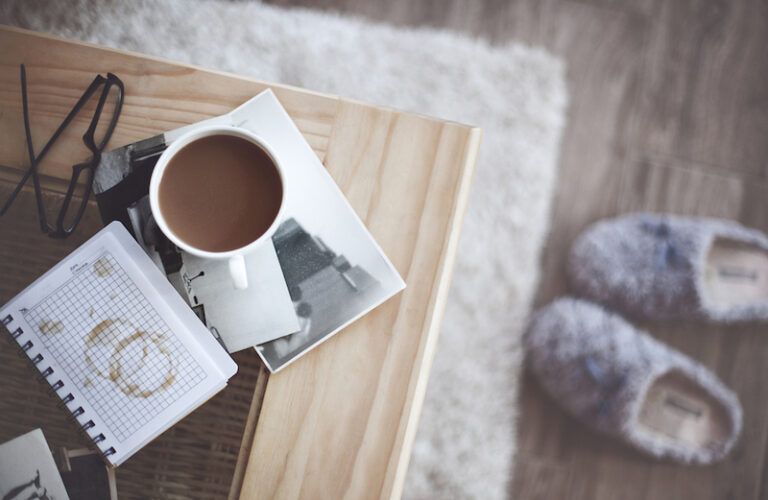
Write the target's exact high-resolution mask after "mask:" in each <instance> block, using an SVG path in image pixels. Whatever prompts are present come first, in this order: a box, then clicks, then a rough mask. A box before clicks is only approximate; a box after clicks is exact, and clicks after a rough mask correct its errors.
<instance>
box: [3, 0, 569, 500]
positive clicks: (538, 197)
mask: <svg viewBox="0 0 768 500" xmlns="http://www.w3.org/2000/svg"><path fill="white" fill-rule="evenodd" d="M0 22H3V23H6V24H15V25H19V26H23V27H27V28H31V29H35V30H39V31H47V32H52V33H55V34H58V35H63V36H65V37H68V38H76V39H82V40H87V41H89V42H95V43H98V44H102V45H108V46H112V47H118V48H122V49H128V50H134V51H138V52H145V53H150V54H154V55H159V56H163V57H166V58H169V59H176V60H180V61H186V62H191V63H195V64H198V65H200V66H204V67H210V68H217V69H222V70H227V71H231V72H234V73H239V74H244V75H252V76H254V77H257V78H259V79H262V80H268V81H275V82H282V83H288V84H292V85H298V86H301V87H306V88H309V89H313V90H319V91H323V92H329V93H334V94H341V95H344V96H347V97H354V98H357V99H361V100H366V101H369V102H374V103H378V104H385V105H389V106H393V107H397V108H401V109H405V110H411V111H416V112H420V113H425V114H429V115H435V116H438V117H442V118H448V119H452V120H456V121H460V122H464V123H469V124H473V125H479V126H481V127H482V128H483V129H484V137H483V144H482V147H481V151H480V161H479V165H478V170H477V173H476V175H475V180H474V186H473V192H472V197H471V201H470V205H469V209H468V212H467V215H466V218H465V224H464V231H463V236H462V241H461V246H460V251H459V255H458V262H457V265H456V270H455V274H454V278H453V288H452V291H451V296H450V300H449V302H448V306H447V311H446V315H445V321H444V324H443V331H442V337H441V338H440V342H439V346H438V351H437V353H436V356H435V360H434V365H433V369H432V375H431V379H430V382H429V387H428V389H427V396H426V401H425V404H424V408H423V412H422V416H421V422H420V426H419V430H418V433H417V437H416V443H415V445H414V451H413V456H412V458H411V465H410V469H409V473H408V478H407V480H406V488H405V497H406V498H412V499H421V498H424V499H428V498H429V499H431V498H483V499H500V498H505V497H506V496H507V495H508V482H509V480H510V478H511V473H512V459H513V454H514V451H515V419H516V416H517V408H516V404H517V391H518V378H519V375H520V372H521V365H522V352H521V347H520V336H521V333H522V329H523V326H524V324H525V320H526V317H527V315H528V313H529V312H530V307H531V302H532V297H533V294H534V291H535V288H536V285H537V281H538V275H539V272H538V265H539V262H538V257H539V252H540V249H541V246H542V243H543V240H544V237H545V235H546V232H547V229H548V226H549V221H548V217H549V210H550V202H551V197H552V192H553V185H554V182H555V180H556V175H557V174H556V170H557V163H558V151H559V144H560V136H561V131H562V129H563V126H564V121H565V107H566V103H567V93H566V88H565V83H564V68H563V66H562V64H561V63H560V61H559V60H557V59H555V58H553V57H551V56H550V55H548V54H547V53H545V52H543V51H541V50H538V49H534V48H530V47H525V46H521V45H517V44H510V45H506V46H503V47H490V46H488V45H487V44H486V43H484V42H482V41H477V40H471V39H468V38H465V37H462V36H459V35H457V34H453V33H449V32H441V31H434V30H425V29H418V30H413V29H409V30H406V29H399V28H393V27H389V26H384V25H377V24H372V23H368V22H365V21H362V20H359V19H350V18H344V17H339V16H336V15H331V14H322V13H317V12H312V11H307V10H297V9H292V10H285V9H278V8H274V7H269V6H265V5H261V4H259V3H218V2H215V1H208V0H207V1H199V2H185V1H182V0H171V1H157V0H141V1H123V2H118V1H110V0H94V1H60V0H46V1H40V0H18V1H17V0H3V1H2V2H0ZM169 27H170V28H171V29H169ZM219 46H221V47H223V48H222V49H216V50H212V47H219Z"/></svg>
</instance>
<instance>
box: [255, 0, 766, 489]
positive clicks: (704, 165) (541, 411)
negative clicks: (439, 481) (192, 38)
mask: <svg viewBox="0 0 768 500" xmlns="http://www.w3.org/2000/svg"><path fill="white" fill-rule="evenodd" d="M267 1H268V2H269V3H273V4H277V5H284V6H294V5H297V6H304V7H313V8H327V9H331V10H334V11H339V12H341V13H343V14H352V15H359V16H365V17H367V18H370V19H374V20H378V21H384V22H388V23H394V24H396V25H406V26H425V25H426V26H434V27H437V28H441V29H450V30H455V31H459V32H463V33H466V34H468V35H470V36H477V37H481V38H484V39H487V40H490V41H491V42H492V43H494V44H505V43H508V42H510V41H522V42H525V43H530V44H533V45H537V46H542V47H545V48H547V49H548V50H550V51H552V52H553V53H554V54H556V55H558V56H560V57H562V58H563V59H564V61H565V62H566V65H567V68H568V70H567V71H568V87H569V92H570V95H571V103H570V106H569V111H568V115H569V116H568V125H567V128H566V131H565V135H564V138H563V145H562V151H561V165H560V179H559V187H558V190H557V193H556V198H555V206H554V213H553V220H552V228H551V233H550V237H549V240H548V242H547V245H546V248H545V251H544V255H543V260H542V269H543V273H542V281H541V284H540V288H539V294H538V303H539V304H544V303H546V302H548V301H549V300H551V299H552V298H553V297H556V296H558V295H560V294H563V293H568V292H569V289H568V284H567V279H566V274H565V258H566V256H567V253H568V250H569V248H570V244H571V242H572V241H573V239H574V238H575V237H576V236H577V235H578V234H579V232H581V231H582V230H583V229H584V228H585V227H586V226H587V225H588V224H589V223H591V222H593V221H595V220H597V219H599V218H601V217H606V216H611V215H615V214H618V213H623V212H627V211H632V210H639V209H644V210H654V211H672V212H676V213H682V214H693V215H715V216H722V217H730V218H734V219H737V220H739V221H741V222H743V223H745V224H748V225H750V226H752V227H755V228H758V229H760V230H763V231H768V169H767V168H766V167H768V140H766V138H768V86H766V84H765V82H766V79H767V78H768V57H766V46H768V15H767V14H768V4H766V2H765V1H763V0H740V1H737V2H727V1H711V0H705V1H700V0H440V1H423V2H414V1H412V0H388V1H387V2H381V1H378V0H267ZM641 326H643V327H646V328H648V329H649V330H650V332H651V333H652V334H653V335H654V336H656V337H657V338H659V339H661V340H662V341H664V342H667V343H669V344H670V345H672V346H673V347H675V348H677V349H679V350H681V351H682V352H684V353H686V354H688V355H690V356H692V357H694V358H696V359H698V360H700V361H702V362H703V363H704V364H705V365H706V366H707V367H709V368H710V369H712V370H713V371H714V372H715V373H717V374H718V376H720V377H721V378H722V379H723V381H724V382H725V383H726V384H727V385H729V386H730V387H731V388H733V389H734V390H735V391H736V393H737V394H738V396H739V398H740V400H741V403H742V405H743V407H744V431H743V435H742V438H741V440H740V442H739V443H738V445H737V447H736V449H735V450H734V452H733V453H732V454H731V455H730V456H729V457H728V458H727V459H726V460H725V461H723V462H722V463H720V464H717V465H713V466H710V467H686V466H682V465H677V464H673V463H669V462H658V461H654V460H649V459H647V458H645V457H643V456H642V455H640V454H638V453H635V452H633V451H631V450H629V449H628V448H627V447H625V446H622V445H620V444H617V443H616V442H614V441H612V440H610V439H606V438H605V437H603V436H600V435H598V434H596V433H593V432H589V431H587V430H585V429H584V427H583V426H581V425H579V424H578V423H576V422H574V421H573V419H571V418H569V417H568V416H566V415H565V413H564V412H563V411H562V410H561V409H560V408H558V405H557V404H556V403H555V402H553V401H552V400H551V399H550V398H549V397H548V396H547V395H546V394H545V393H544V392H543V391H542V390H541V388H540V387H539V386H538V384H536V382H535V380H533V379H532V378H530V377H525V379H524V381H523V391H522V398H521V401H520V407H521V418H520V420H519V429H518V454H517V457H516V470H515V474H514V477H515V480H514V485H513V486H512V487H511V488H510V496H511V497H512V498H515V499H518V500H529V499H543V500H549V499H563V500H566V499H567V500H581V499H584V500H615V499H627V500H676V499H689V498H690V499H693V498H695V499H712V500H720V499H726V498H727V499H768V481H766V478H768V460H767V459H766V451H768V406H767V405H766V404H765V402H766V400H768V384H766V383H765V380H766V379H768V363H766V359H768V328H766V327H765V326H764V325H745V326H743V327H739V328H732V327H721V326H712V325H701V324H687V325H686V324H672V325H669V324H667V325H660V324H648V325H641Z"/></svg>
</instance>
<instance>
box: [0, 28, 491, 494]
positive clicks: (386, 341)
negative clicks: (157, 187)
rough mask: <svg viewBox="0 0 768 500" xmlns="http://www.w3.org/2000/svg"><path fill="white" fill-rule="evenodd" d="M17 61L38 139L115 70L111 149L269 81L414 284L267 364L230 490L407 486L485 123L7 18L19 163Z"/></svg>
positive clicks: (70, 154) (11, 147) (7, 125)
mask: <svg viewBox="0 0 768 500" xmlns="http://www.w3.org/2000/svg"><path fill="white" fill-rule="evenodd" d="M21 62H24V63H25V64H26V65H27V76H28V79H29V91H30V93H29V98H30V103H31V111H32V124H33V129H32V133H33V136H34V139H35V144H36V145H37V147H38V148H39V147H40V145H41V144H42V143H43V142H44V140H45V139H47V137H48V136H49V135H50V133H51V132H52V131H53V129H54V128H55V127H56V126H57V125H58V123H59V122H60V120H61V119H62V117H63V116H64V114H65V113H66V112H67V111H68V109H69V107H71V106H72V104H73V103H74V101H75V100H76V99H77V97H78V96H79V94H80V93H81V92H82V89H83V88H85V86H87V85H88V83H90V81H91V79H92V78H93V76H94V74H95V73H96V72H101V73H106V72H107V71H112V72H114V73H117V74H118V75H119V76H120V77H121V79H123V80H124V82H125V84H126V100H125V107H124V110H123V114H122V116H121V119H120V123H119V125H118V128H117V131H116V133H115V136H114V138H113V139H112V142H111V144H110V147H117V146H120V145H122V144H126V143H129V142H131V141H135V140H137V139H141V138H144V137H148V136H151V135H153V134H156V133H158V132H161V131H163V130H167V129H171V128H175V127H178V126H180V125H183V124H187V123H192V122H195V121H197V120H200V119H203V118H207V117H209V116H213V115H217V114H221V113H224V112H226V111H228V110H229V109H231V108H233V107H235V106H236V105H238V104H240V103H242V102H244V101H245V100H247V99H248V98H250V97H252V96H253V95H255V94H257V93H258V92H260V91H261V90H263V89H265V88H267V87H271V88H272V89H273V90H274V91H275V93H276V95H277V97H278V99H280V101H281V102H282V103H283V105H284V106H285V108H286V109H287V111H288V113H289V114H290V115H291V117H292V118H293V119H294V120H295V121H296V123H297V125H298V126H299V128H300V129H301V131H302V133H303V134H304V135H305V137H306V138H307V140H308V141H309V142H310V144H311V145H312V147H313V148H314V150H315V151H316V152H317V154H318V156H319V157H320V159H321V160H322V161H323V162H324V164H325V165H326V167H327V168H328V170H329V171H330V173H331V175H332V176H333V177H334V179H336V181H337V182H338V184H339V185H340V187H341V188H342V190H343V191H344V192H345V194H346V195H347V196H348V198H349V200H350V202H351V203H352V206H353V207H354V208H355V210H356V211H357V213H358V214H359V215H360V217H361V218H362V219H363V220H364V221H365V223H366V225H367V226H368V228H369V229H370V231H371V232H372V234H373V235H374V237H375V238H376V240H377V241H378V242H379V244H380V245H381V246H382V248H383V249H384V251H385V252H386V253H387V255H388V256H389V257H390V259H391V260H392V262H393V264H394V265H395V267H396V268H397V269H398V271H399V272H400V273H401V275H402V276H403V277H404V279H405V281H406V283H407V284H408V288H407V289H406V290H405V291H404V292H403V293H401V294H399V295H398V296H396V297H394V298H393V299H391V300H389V301H388V302H387V303H385V304H384V305H383V306H382V307H380V308H378V309H376V310H375V311H374V312H372V313H371V314H369V315H367V316H366V317H364V318H363V319H362V320H360V321H358V322H357V323H355V324H353V325H352V326H351V327H349V328H347V329H345V330H344V331H343V332H342V333H340V334H338V335H337V336H335V337H334V338H333V339H331V340H330V341H328V342H326V343H325V344H323V345H322V346H320V347H319V348H318V349H316V350H315V351H313V352H312V353H310V354H309V355H307V356H306V357H305V358H303V359H302V360H301V361H300V362H297V363H295V364H293V365H291V366H289V367H288V368H286V369H285V370H284V371H282V372H280V373H279V374H277V375H273V376H271V377H269V379H268V381H267V383H266V390H265V392H264V393H263V394H261V393H260V392H259V391H258V390H257V393H256V394H255V396H254V397H255V398H259V399H261V401H260V403H259V404H257V405H255V406H253V407H252V409H253V408H255V411H257V412H258V416H257V417H256V416H253V418H249V421H250V422H252V423H253V424H255V425H256V429H255V433H254V437H253V440H252V442H251V443H247V444H248V445H250V446H249V447H250V454H249V456H248V457H247V458H248V461H247V465H246V466H245V470H244V474H242V476H243V477H242V485H239V484H238V482H239V481H237V478H236V480H235V482H234V490H235V492H236V491H237V490H238V489H240V487H241V488H242V489H241V493H242V495H241V496H242V497H243V498H396V497H398V496H399V494H400V492H401V488H402V483H403V478H404V474H405V471H406V468H407V463H408V456H409V452H410V444H411V442H412V440H413V435H414V432H415V429H416V423H417V418H418V414H419V410H420V406H421V402H422V399H423V395H424V390H425V387H426V380H427V374H428V372H429V365H430V362H431V358H432V353H433V350H434V347H435V342H436V339H437V333H438V327H439V321H440V317H441V315H442V310H443V308H444V305H445V299H446V294H447V291H448V286H449V280H450V269H451V266H452V263H453V260H454V257H455V251H456V246H457V242H458V236H459V228H460V225H461V218H462V214H463V212H464V208H465V204H466V200H467V194H468V189H469V183H470V177H471V172H472V169H473V166H474V162H475V158H476V155H477V151H478V148H479V143H480V130H479V129H477V128H473V127H469V126H464V125H460V124H456V123H449V122H443V121H440V120H437V119H430V118H426V117H423V116H415V115H410V114H407V113H402V112H398V111H395V110H391V109H386V108H381V107H373V106H368V105H365V104H361V103H358V102H354V101H348V100H345V99H342V98H338V97H335V96H328V95H320V94H317V93H312V92H308V91H304V90H300V89H295V88H290V87H285V86H279V85H271V84H267V83H264V82H258V81H254V80H249V79H244V78H238V77H235V76H232V75H226V74H221V73H215V72H209V71H204V70H201V69H198V68H193V67H190V66H185V65H178V64H172V63H169V62H167V61H162V60H158V59H153V58H147V57H139V56H136V55H132V54H127V53H122V52H118V51H114V50H105V49H100V48H96V47H93V46H88V45H83V44H77V43H71V42H65V41H60V40H57V39H53V38H50V37H42V36H37V35H33V34H30V33H27V32H23V31H19V30H14V29H7V28H2V29H0V130H2V131H3V137H2V139H1V140H0V158H1V159H2V163H4V164H8V165H10V166H11V167H17V168H18V167H21V166H23V165H25V163H26V162H25V158H24V148H23V140H22V139H23V134H22V129H21V104H20V98H19V84H18V70H17V68H18V64H19V63H21ZM78 125H79V127H78ZM83 128H84V121H81V122H78V123H76V124H75V127H73V131H72V133H70V134H68V135H67V136H66V137H64V138H63V139H65V140H63V141H62V145H61V147H57V148H56V150H54V151H52V153H51V161H49V162H47V164H46V165H45V166H44V168H43V169H42V171H43V173H44V174H45V175H46V176H48V177H50V178H51V181H50V182H49V184H48V185H50V186H51V187H52V188H55V187H56V186H57V181H56V179H61V178H68V177H69V166H70V165H72V164H73V163H74V162H76V161H78V160H82V159H83V157H84V156H85V155H86V151H85V150H84V148H83V147H82V146H81V144H80V141H79V137H78V136H79V134H82V129H83ZM2 173H3V175H4V176H5V177H7V178H13V177H14V176H16V175H18V172H17V171H15V170H14V169H10V170H8V169H6V170H4V171H3V172H2ZM9 215H10V214H9ZM3 237H4V238H5V237H7V236H3ZM50 244H51V245H55V244H56V243H55V242H53V241H51V242H50ZM259 385H260V384H259V383H257V384H256V386H257V387H256V389H258V387H259ZM261 385H263V384H261ZM246 436H247V434H246ZM244 455H245V454H244ZM239 472H240V473H242V470H240V471H239Z"/></svg>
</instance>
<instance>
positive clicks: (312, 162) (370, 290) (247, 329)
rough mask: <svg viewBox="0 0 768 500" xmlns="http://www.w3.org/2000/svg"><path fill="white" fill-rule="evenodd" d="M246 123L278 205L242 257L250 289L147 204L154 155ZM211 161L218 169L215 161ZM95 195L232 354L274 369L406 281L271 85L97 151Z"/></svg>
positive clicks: (104, 215) (107, 217)
mask: <svg viewBox="0 0 768 500" xmlns="http://www.w3.org/2000/svg"><path fill="white" fill-rule="evenodd" d="M209 125H228V126H235V127H242V128H244V129H247V130H249V131H251V132H253V133H255V134H256V135H258V136H259V137H261V138H262V139H263V140H264V141H265V142H267V143H268V144H269V145H270V146H271V147H272V148H273V149H274V150H275V152H276V154H277V156H278V158H279V160H280V162H281V166H282V167H283V169H284V176H285V210H284V214H285V215H284V216H283V219H282V221H281V224H280V226H279V227H278V229H277V231H276V232H275V234H274V235H273V237H272V245H268V244H266V245H262V246H261V247H260V248H258V249H257V250H256V251H254V252H253V253H252V254H249V255H248V257H247V261H248V272H249V280H248V281H249V287H248V288H247V289H245V290H236V289H235V288H234V287H233V286H232V283H231V281H230V278H229V273H228V271H227V265H226V262H221V261H212V260H204V259H199V258H197V257H194V256H191V255H189V254H186V253H184V252H182V251H179V249H177V248H176V247H175V246H174V245H173V244H172V243H171V242H170V241H169V240H168V239H167V238H165V236H164V235H163V234H162V233H161V232H160V230H159V229H158V228H157V226H156V224H155V223H154V220H153V219H152V214H151V211H150V210H149V203H148V198H147V196H148V192H149V179H150V177H151V175H152V169H153V168H154V165H155V163H156V162H157V159H158V158H159V156H160V154H161V153H162V152H163V151H164V150H165V148H166V147H167V146H168V145H169V144H170V143H172V142H173V141H174V140H175V139H176V138H178V137H179V136H180V135H182V134H184V133H186V132H188V131H190V130H193V129H194V128H197V127H202V126H209ZM212 167H213V168H215V166H212ZM94 192H95V193H96V200H97V202H98V205H99V209H100V211H101V215H102V218H103V219H104V222H105V223H109V222H111V221H113V220H119V221H121V222H122V223H123V224H124V225H125V226H126V227H127V228H128V230H129V231H131V232H132V234H133V235H134V237H136V239H137V241H139V243H140V244H142V246H143V247H144V249H145V251H146V252H147V253H148V254H149V255H150V257H152V258H153V260H154V261H155V263H156V264H157V265H158V267H159V268H160V269H161V270H163V272H165V274H166V276H167V277H168V279H169V280H170V281H171V283H172V284H173V285H174V286H175V288H176V289H177V290H178V291H179V293H180V294H181V295H182V297H183V298H185V299H186V300H187V302H188V303H189V305H190V307H191V308H192V309H193V310H194V311H195V313H196V314H197V315H198V317H199V318H200V320H201V321H203V323H205V325H206V326H207V327H208V329H209V330H210V331H211V333H212V334H213V335H214V336H216V338H217V339H218V340H219V341H220V342H221V343H222V345H224V347H225V348H226V349H227V350H228V351H229V352H235V351H239V350H241V349H245V348H248V347H255V348H256V350H257V352H258V353H259V356H260V357H261V358H262V360H263V361H264V363H265V364H266V366H267V368H268V369H269V370H270V371H271V372H276V371H278V370H280V369H282V368H284V367H286V366H287V365H289V364H290V363H292V362H293V361H295V360H296V359H298V358H299V357H301V356H302V355H303V354H305V353H306V352H308V351H309V350H310V349H312V348H314V347H315V346H317V345H319V344H320V343H322V342H323V341H325V340H326V339H328V338H330V337H331V336H332V335H334V334H335V333H337V332H338V331H339V330H341V329H342V328H344V327H345V326H346V325H348V324H350V323H352V322H353V321H355V320H356V319H358V318H359V317H361V316H363V315H364V314H366V313H367V312H368V311H370V310H371V309H373V308H375V307H376V306H378V305H379V304H381V303H382V302H384V301H385V300H387V299H388V298H390V297H391V296H393V295H394V294H396V293H397V292H399V291H400V290H402V289H403V288H404V287H405V283H404V282H403V280H402V278H401V277H400V275H399V274H398V272H397V270H396V269H395V268H394V267H393V266H392V264H391V263H390V262H389V260H388V259H387V257H386V256H385V255H384V253H383V252H382V251H381V248H379V246H378V245H377V244H376V242H375V241H374V239H373V237H372V236H371V235H370V233H369V232H368V230H367V229H366V228H365V226H364V225H363V223H362V221H361V220H360V219H359V217H358V216H357V214H356V213H355V212H354V210H353V209H352V207H351V206H350V205H349V203H348V202H347V200H346V198H345V197H344V195H343V193H342V192H341V190H340V189H339V188H338V186H337V185H336V183H335V182H334V181H333V179H332V178H331V176H330V175H329V174H328V172H327V171H326V169H325V168H324V167H323V165H322V163H321V162H320V160H319V159H318V158H317V156H316V155H315V153H314V151H312V148H311V147H310V146H309V144H308V143H307V142H306V140H305V139H304V137H303V136H302V135H301V132H300V131H299V130H298V128H297V127H296V125H295V124H294V123H293V121H292V120H291V118H290V117H289V116H288V114H287V112H286V111H285V109H284V108H283V107H282V105H281V104H280V102H279V101H278V100H277V98H276V97H275V95H274V94H273V93H272V92H271V91H270V90H267V91H264V92H262V93H261V94H259V95H258V96H256V97H254V98H253V99H251V100H249V101H248V102H246V103H245V104H243V105H241V106H240V107H238V108H237V109H235V110H234V111H232V112H231V113H228V114H226V115H222V116H218V117H215V118H212V119H209V120H205V121H202V122H199V123H196V124H193V125H189V126H186V127H182V128H180V129H176V130H173V131H170V132H166V133H165V134H162V135H159V136H156V137H152V138H149V139H146V140H143V141H139V142H136V143H133V144H129V145H128V146H125V147H123V148H120V149H117V150H115V151H112V152H109V153H106V154H104V155H103V157H102V160H101V164H100V165H99V168H98V169H97V171H96V176H95V178H94Z"/></svg>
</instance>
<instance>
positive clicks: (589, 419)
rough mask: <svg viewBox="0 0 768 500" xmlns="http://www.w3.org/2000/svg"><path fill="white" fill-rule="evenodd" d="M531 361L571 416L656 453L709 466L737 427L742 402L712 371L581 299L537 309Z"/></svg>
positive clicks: (530, 334)
mask: <svg viewBox="0 0 768 500" xmlns="http://www.w3.org/2000/svg"><path fill="white" fill-rule="evenodd" d="M525 346H526V350H527V355H528V363H529V366H530V368H531V370H532V372H533V373H534V374H535V375H536V377H537V378H538V380H539V382H540V383H541V385H542V386H543V387H544V389H545V390H546V391H547V392H549V394H550V395H551V396H552V397H553V398H554V399H555V401H557V402H558V403H560V404H561V405H562V406H563V407H564V409H565V410H567V411H568V412H569V413H570V414H572V415H573V416H574V417H576V418H577V419H579V420H580V421H582V422H583V423H585V424H586V425H588V426H589V427H592V428H593V429H595V430H597V431H601V432H604V433H607V434H609V435H612V436H615V437H618V438H620V439H622V440H623V441H625V442H627V443H629V444H631V445H633V446H634V447H636V448H638V449H640V450H641V451H644V452H646V453H649V454H650V455H652V456H655V457H659V458H661V457H666V458H670V459H673V460H677V461H680V462H684V463H696V464H708V463H711V462H714V461H716V460H719V459H721V458H722V457H724V456H725V455H726V454H727V453H728V452H729V451H730V449H731V448H732V447H733V445H734V443H735V442H736V438H737V437H738V435H739V432H740V431H741V405H740V404H739V400H738V399H737V398H736V395H735V394H734V393H733V392H731V390H729V389H728V388H727V387H726V386H725V385H723V383H722V382H721V381H720V380H719V379H718V378H717V377H716V376H715V375H714V374H712V372H710V371H709V370H707V369H706V368H705V367H704V366H703V365H701V364H699V363H697V362H695V361H693V360H692V359H690V358H688V357H686V356H684V355H683V354H681V353H679V352H677V351H673V350H672V349H670V348H669V347H667V346H665V345H664V344H662V343H660V342H658V341H656V340H654V339H653V338H651V337H650V336H649V335H648V334H647V333H644V332H642V331H640V330H638V329H636V328H634V327H633V326H632V325H630V324H629V323H627V322H626V321H625V320H624V319H622V318H621V317H620V316H617V315H615V314H611V313H609V312H607V311H606V310H605V309H603V308H602V307H600V306H598V305H595V304H592V303H590V302H586V301H583V300H577V299H571V298H562V299H558V300H556V301H555V302H553V303H552V304H550V305H548V306H546V307H544V308H543V309H541V310H539V311H538V312H537V313H536V314H535V315H534V317H533V320H532V321H531V324H530V326H529V328H528V331H527V333H526V335H525Z"/></svg>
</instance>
